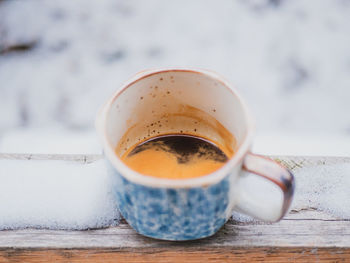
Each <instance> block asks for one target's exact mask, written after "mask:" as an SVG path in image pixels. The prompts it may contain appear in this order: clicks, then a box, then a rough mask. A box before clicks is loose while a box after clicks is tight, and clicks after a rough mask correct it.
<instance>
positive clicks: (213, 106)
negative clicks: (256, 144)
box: [96, 68, 294, 240]
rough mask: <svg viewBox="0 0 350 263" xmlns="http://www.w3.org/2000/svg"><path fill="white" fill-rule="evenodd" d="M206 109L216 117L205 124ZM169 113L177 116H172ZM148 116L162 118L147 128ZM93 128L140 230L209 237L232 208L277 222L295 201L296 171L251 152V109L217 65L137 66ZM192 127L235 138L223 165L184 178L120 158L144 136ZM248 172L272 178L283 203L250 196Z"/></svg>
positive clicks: (125, 209)
mask: <svg viewBox="0 0 350 263" xmlns="http://www.w3.org/2000/svg"><path fill="white" fill-rule="evenodd" d="M201 114H202V115H203V114H204V115H203V116H210V118H213V119H215V120H216V121H217V124H215V122H210V120H209V121H208V120H206V122H205V121H203V123H207V124H203V125H202V126H201V123H200V122H201V118H202V117H201V116H200V115H201ZM192 115H193V116H192ZM174 116H175V117H174ZM183 116H185V117H183ZM170 117H171V118H172V120H174V118H175V120H176V121H172V122H171V121H168V119H169V118H170ZM191 118H192V119H191ZM202 119H206V118H205V117H204V118H202ZM207 119H208V118H207ZM169 120H170V119H169ZM189 120H197V121H194V122H191V121H189ZM196 122H197V123H196ZM151 123H156V124H157V123H161V124H159V125H157V129H153V126H152V129H150V124H151ZM167 123H171V124H168V125H167ZM208 123H209V124H208ZM155 126H156V125H155ZM223 128H224V129H225V131H228V132H229V134H232V135H233V138H234V139H232V138H230V136H229V135H228V134H227V132H222V130H223ZM96 129H97V131H98V134H99V137H100V140H101V143H102V146H103V150H104V154H105V157H106V160H107V162H108V163H109V166H110V169H109V170H110V172H111V173H112V174H113V176H114V178H115V180H116V187H115V196H116V199H117V203H118V208H119V210H120V212H121V214H122V216H123V217H124V218H125V220H126V221H127V222H128V223H129V224H130V226H131V227H133V228H134V229H135V230H136V231H137V232H138V233H140V234H142V235H145V236H148V237H152V238H156V239H163V240H194V239H200V238H205V237H208V236H211V235H213V234H215V233H216V232H217V231H218V230H219V229H220V228H221V227H222V226H223V225H224V224H225V222H227V220H228V219H229V218H230V217H231V215H232V212H233V211H234V210H236V211H239V212H241V213H244V214H247V215H249V216H252V217H254V218H257V219H260V220H263V221H268V222H276V221H278V220H280V219H281V218H282V217H283V216H284V215H285V213H286V212H287V211H288V209H289V206H290V204H291V201H292V197H293V192H294V177H293V175H292V174H291V172H290V171H288V170H287V169H286V168H284V167H283V166H282V165H280V164H279V163H277V162H275V161H273V160H271V159H269V158H266V157H263V156H260V155H256V154H253V153H251V152H250V148H251V145H252V142H253V138H254V131H255V128H254V121H253V118H252V117H251V113H250V111H249V110H248V107H247V106H246V104H245V102H244V101H243V100H242V98H241V97H240V96H239V95H238V93H237V91H236V89H235V88H233V87H232V86H231V85H230V84H229V83H228V82H227V81H226V80H225V79H224V78H223V77H221V76H219V75H218V74H216V73H214V72H211V71H208V70H197V69H182V68H167V69H156V70H148V71H143V72H140V73H138V74H136V75H135V76H134V77H132V78H131V79H130V80H129V81H127V82H126V83H124V84H123V85H122V86H121V87H120V89H118V91H117V92H116V93H115V94H114V95H113V96H112V97H111V98H110V99H109V100H108V101H107V102H106V103H105V104H104V105H103V107H102V108H101V110H100V111H99V113H98V116H97V119H96ZM190 130H191V132H194V131H195V132H196V133H198V135H199V136H203V137H206V138H209V139H212V140H213V141H219V142H222V143H226V144H227V143H228V144H230V147H232V149H234V154H233V155H232V156H231V157H230V158H229V159H228V161H227V162H226V163H225V164H224V165H223V166H222V167H221V168H220V169H218V170H216V171H214V172H211V173H210V174H205V175H203V176H199V177H194V178H186V179H179V178H166V176H165V178H157V177H154V176H150V175H146V174H142V173H139V172H137V171H135V170H133V169H131V168H130V167H129V166H127V165H126V164H125V163H124V162H123V161H122V159H121V158H120V156H121V155H122V153H123V152H125V151H127V149H128V148H130V147H131V146H132V145H134V144H136V143H137V142H138V141H140V140H145V139H147V138H150V137H152V136H155V135H161V134H170V133H180V132H181V133H187V132H190ZM126 135H127V136H126ZM247 173H250V174H254V175H255V176H258V177H261V178H262V179H264V180H266V181H268V182H270V183H271V184H273V185H275V186H276V188H277V189H279V190H280V192H281V193H282V194H281V196H282V198H281V199H282V201H281V202H280V204H278V205H276V204H275V203H271V204H270V203H269V200H268V199H267V200H263V199H261V198H256V197H254V195H251V193H249V191H247V189H246V187H245V186H244V184H242V183H241V181H242V178H243V177H244V176H243V174H247ZM257 191H262V192H263V191H264V188H263V187H261V189H258V190H257Z"/></svg>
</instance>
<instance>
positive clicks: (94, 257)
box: [0, 246, 350, 263]
mask: <svg viewBox="0 0 350 263" xmlns="http://www.w3.org/2000/svg"><path fill="white" fill-rule="evenodd" d="M349 258H350V249H338V248H321V249H320V248H313V247H310V248H308V247H306V248H299V247H297V248H293V247H291V248H279V247H276V248H272V247H258V248H254V249H252V248H242V247H234V248H230V247H222V248H212V249H193V248H187V247H186V246H184V247H177V248H175V249H152V250H149V249H132V250H129V249H127V250H125V249H118V248H116V249H98V248H96V249H64V250H57V249H56V250H53V249H49V250H42V249H40V250H29V249H24V250H23V249H12V250H7V251H1V250H0V262H53V261H55V262H56V261H58V262H93V263H95V262H97V263H98V262H107V263H108V262H123V263H124V262H130V263H136V262H168V263H170V262H186V263H195V262H247V263H250V262H262V261H264V262H276V263H277V262H278V263H280V262H320V261H322V262H333V263H334V262H349Z"/></svg>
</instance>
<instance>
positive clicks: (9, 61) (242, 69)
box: [0, 0, 350, 136]
mask: <svg viewBox="0 0 350 263" xmlns="http://www.w3.org/2000/svg"><path fill="white" fill-rule="evenodd" d="M0 24H1V28H0V47H1V46H8V45H11V44H15V43H23V42H32V41H37V45H36V46H35V48H34V49H32V50H29V51H27V52H17V53H16V52H13V53H9V54H5V55H1V57H0V69H1V70H0V105H1V108H2V112H1V114H0V132H3V131H5V130H7V129H10V128H22V127H27V126H30V127H33V126H35V127H42V126H43V125H57V124H59V125H62V126H65V127H67V128H80V129H89V128H90V129H91V128H92V127H93V120H94V118H95V114H96V111H97V109H98V107H99V106H100V105H101V103H102V102H104V101H105V100H106V98H108V97H109V96H110V95H111V94H112V93H113V92H114V91H115V90H116V89H117V88H118V87H119V86H120V84H121V83H122V82H123V81H125V80H127V79H128V78H129V77H130V76H131V75H133V74H134V73H136V72H138V71H140V70H144V69H147V68H153V67H164V66H168V67H171V66H191V67H202V68H208V69H211V70H214V71H217V72H219V73H221V74H222V75H223V76H225V77H226V78H227V79H228V80H229V81H230V82H232V83H233V84H235V86H236V87H237V88H238V89H239V90H240V91H241V93H242V94H243V95H244V97H245V98H246V100H247V101H248V104H249V105H250V107H251V108H252V110H253V112H254V115H255V116H256V119H257V122H258V123H257V127H258V128H259V129H260V130H261V131H263V132H277V133H278V132H279V133H283V132H300V133H303V132H311V133H318V132H325V133H329V134H342V135H347V136H349V129H350V120H349V118H348V114H347V113H348V112H350V103H349V98H350V89H349V85H350V77H349V76H350V66H349V65H350V62H349V61H350V52H349V47H350V4H349V1H342V0H339V1H332V0H309V1H304V0H295V1H269V0H245V1H231V0H221V1H211V0H209V1H207V0H192V1H186V0H178V1H162V0H150V1H137V0H131V1H115V0H101V1H94V0H76V1H70V0H61V1H47V0H26V1H18V0H13V1H2V2H1V3H0Z"/></svg>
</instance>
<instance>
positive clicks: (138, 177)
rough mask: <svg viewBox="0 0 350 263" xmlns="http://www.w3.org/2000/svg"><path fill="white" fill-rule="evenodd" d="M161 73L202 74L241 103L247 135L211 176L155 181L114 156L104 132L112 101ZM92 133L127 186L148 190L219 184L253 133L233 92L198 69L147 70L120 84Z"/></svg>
mask: <svg viewBox="0 0 350 263" xmlns="http://www.w3.org/2000/svg"><path fill="white" fill-rule="evenodd" d="M164 72H191V73H197V74H204V75H206V76H209V77H210V78H213V79H215V80H216V81H219V82H220V83H222V84H223V87H225V88H227V89H228V90H229V91H230V92H231V93H232V94H233V95H234V96H235V97H236V98H237V99H238V100H239V102H240V103H241V105H242V108H243V114H244V118H245V119H246V121H247V132H246V134H245V136H244V138H243V140H242V143H241V145H240V146H239V147H238V149H237V151H236V153H235V154H234V155H233V156H232V157H231V158H230V159H229V161H228V162H227V163H225V165H223V166H222V167H221V168H220V169H218V170H216V171H215V172H213V173H210V174H208V175H204V176H200V177H196V178H188V179H167V178H157V177H152V176H148V175H144V174H141V173H138V172H136V171H134V170H132V169H131V168H129V167H128V166H127V165H126V164H124V163H123V162H122V161H121V159H120V158H119V157H118V156H117V155H116V154H115V152H114V147H113V146H112V145H111V143H110V142H109V140H108V136H107V132H106V123H107V120H106V117H107V114H108V112H109V110H110V108H111V106H112V105H113V103H114V101H115V100H116V99H117V98H118V96H119V95H120V94H121V93H123V91H124V90H126V89H127V88H129V87H130V86H131V85H132V84H134V83H135V82H137V81H139V80H141V79H143V78H146V77H149V76H151V75H155V74H159V73H164ZM95 125H96V130H97V132H98V134H99V137H100V141H101V143H102V147H103V150H104V154H105V156H106V157H107V159H108V160H109V162H110V163H111V164H112V166H113V167H114V168H115V169H116V170H117V171H118V172H119V173H120V175H121V176H123V177H124V178H126V179H128V180H130V181H131V182H134V183H137V184H141V185H145V186H150V187H157V188H189V187H203V186H209V185H213V184H216V183H218V182H220V181H221V180H222V179H223V178H224V177H226V176H227V175H228V174H229V173H230V171H232V169H233V168H234V167H235V166H237V165H239V164H240V163H241V161H242V160H243V158H244V156H245V155H246V154H247V153H248V151H249V149H250V146H251V143H252V139H253V136H254V133H255V125H254V121H253V118H252V116H251V114H250V111H249V109H248V107H247V106H246V104H245V102H244V100H243V99H242V98H241V96H240V95H239V94H238V92H237V90H236V89H235V88H234V87H232V85H230V84H229V82H228V81H226V80H225V79H224V78H223V77H222V76H220V75H218V74H217V73H215V72H212V71H209V70H205V69H198V68H161V69H151V70H145V71H141V72H139V73H137V74H136V75H134V77H132V78H131V79H129V80H127V81H126V82H124V84H123V85H122V86H121V88H120V89H118V90H117V91H116V92H115V93H114V94H113V96H112V97H111V98H110V99H109V100H108V101H107V102H106V103H105V104H104V105H103V106H102V108H101V109H100V111H99V113H98V115H97V118H96V123H95Z"/></svg>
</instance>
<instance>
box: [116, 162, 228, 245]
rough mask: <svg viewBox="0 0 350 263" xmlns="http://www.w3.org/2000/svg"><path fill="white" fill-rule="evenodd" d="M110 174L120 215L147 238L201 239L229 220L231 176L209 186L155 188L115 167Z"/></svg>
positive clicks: (213, 232)
mask: <svg viewBox="0 0 350 263" xmlns="http://www.w3.org/2000/svg"><path fill="white" fill-rule="evenodd" d="M110 171H111V172H113V173H114V175H115V178H116V187H115V194H116V199H117V202H118V206H119V210H120V212H121V214H122V215H123V217H124V218H125V220H126V221H127V222H128V223H129V224H130V225H131V226H132V227H133V228H134V229H135V230H136V231H137V232H138V233H140V234H142V235H144V236H148V237H152V238H156V239H163V240H194V239H200V238H205V237H208V236H211V235H213V234H215V233H216V232H217V231H218V230H219V229H220V228H221V227H222V226H223V225H224V224H225V222H226V221H227V218H226V214H227V213H226V210H227V209H228V203H229V187H230V184H229V182H228V177H229V176H226V177H225V178H224V179H223V180H221V181H220V182H219V183H217V184H214V185H211V186H208V187H193V188H155V187H149V186H144V185H140V184H137V183H134V182H131V181H129V180H127V179H126V178H125V177H123V176H122V175H120V174H119V173H118V172H117V171H116V170H115V169H114V168H111V169H110Z"/></svg>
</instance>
